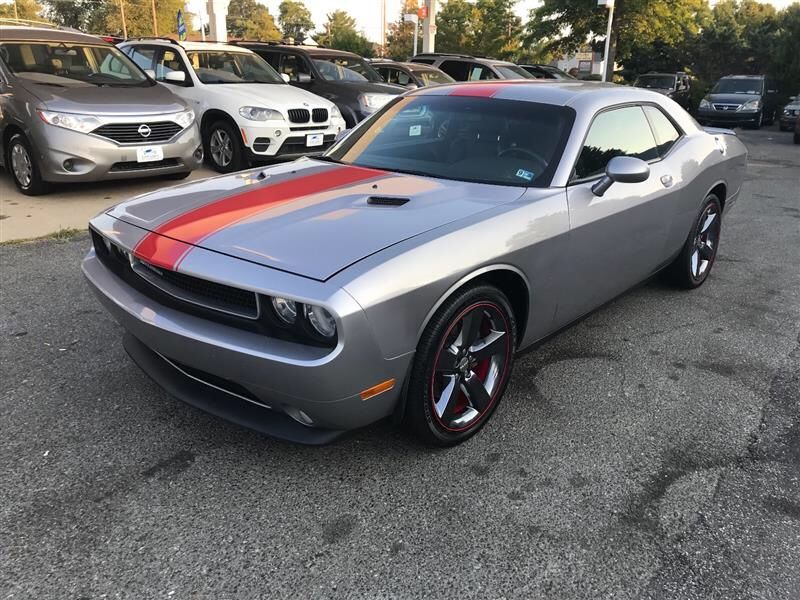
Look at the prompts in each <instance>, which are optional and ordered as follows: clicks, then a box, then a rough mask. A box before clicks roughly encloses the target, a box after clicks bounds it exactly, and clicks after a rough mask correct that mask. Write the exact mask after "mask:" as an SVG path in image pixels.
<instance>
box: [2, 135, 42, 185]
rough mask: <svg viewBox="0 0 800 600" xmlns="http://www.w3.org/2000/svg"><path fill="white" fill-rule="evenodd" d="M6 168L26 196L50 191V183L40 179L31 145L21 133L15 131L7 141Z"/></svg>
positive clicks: (39, 171) (40, 175) (40, 173)
mask: <svg viewBox="0 0 800 600" xmlns="http://www.w3.org/2000/svg"><path fill="white" fill-rule="evenodd" d="M6 168H7V169H8V171H9V173H11V179H13V180H14V185H16V186H17V189H18V190H19V191H20V192H22V193H23V194H25V195H26V196H41V195H42V194H46V193H47V192H48V191H50V184H49V183H47V182H46V181H44V180H43V179H42V172H41V170H40V169H39V164H38V162H37V161H36V153H35V152H34V151H33V146H32V145H31V143H30V142H29V141H28V138H27V137H25V136H24V135H23V134H21V133H15V134H14V135H12V136H11V139H10V140H9V141H8V148H7V149H6Z"/></svg>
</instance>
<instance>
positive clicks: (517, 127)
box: [83, 82, 747, 445]
mask: <svg viewBox="0 0 800 600" xmlns="http://www.w3.org/2000/svg"><path fill="white" fill-rule="evenodd" d="M746 159H747V151H746V149H745V147H744V145H743V144H742V143H741V141H740V140H739V139H738V138H737V137H736V136H735V135H734V134H733V132H730V131H726V130H711V129H708V130H704V129H702V128H700V127H699V126H698V125H697V123H696V122H695V121H694V120H693V119H692V118H691V117H690V116H689V115H688V114H687V113H686V112H685V111H684V110H683V109H682V108H680V107H679V106H678V105H677V104H675V103H674V102H673V101H672V100H670V99H668V98H666V97H665V96H663V95H661V94H657V93H655V92H649V91H646V90H642V89H636V88H629V87H619V86H614V85H606V84H588V83H580V82H562V83H555V82H554V83H551V82H499V83H498V82H492V83H489V82H477V83H472V84H457V85H448V86H440V87H435V88H425V89H422V90H417V91H414V92H411V93H408V94H406V95H404V96H401V97H398V98H397V99H395V100H394V101H392V102H391V103H390V104H388V105H387V106H385V107H384V108H383V109H382V110H381V111H380V112H378V113H376V114H375V115H374V116H373V117H372V118H370V119H368V120H367V121H365V122H363V123H362V124H360V125H359V126H358V127H356V128H355V129H353V130H352V131H351V132H350V133H349V135H347V136H346V137H344V138H343V139H341V140H340V141H339V142H338V143H337V144H336V145H335V146H334V147H333V148H331V149H330V150H329V151H328V152H327V153H326V154H325V155H324V156H322V157H320V158H315V159H300V160H298V161H295V162H292V163H288V164H281V165H277V166H272V167H268V168H262V169H255V170H250V171H245V172H241V173H238V174H233V175H227V176H222V177H216V178H213V179H206V180H204V181H198V182H194V183H187V184H184V185H180V186H177V187H172V188H168V189H164V190H160V191H157V192H154V193H150V194H145V195H143V196H139V197H137V198H134V199H132V200H129V201H127V202H123V203H122V204H119V205H117V206H116V207H113V208H111V209H109V210H108V211H107V212H104V213H103V214H100V215H99V216H97V217H95V218H94V219H92V221H91V222H90V231H91V234H92V238H93V248H92V250H91V251H90V252H89V254H88V255H87V256H86V258H85V260H84V261H83V271H84V273H85V275H86V277H87V278H88V281H89V283H90V284H91V287H92V288H93V289H94V291H95V292H96V294H97V296H98V297H99V299H100V301H101V302H102V303H103V304H104V305H105V307H106V308H107V309H108V310H109V311H110V312H111V313H112V314H113V316H114V317H115V318H116V319H117V320H118V321H119V322H120V323H121V324H122V326H123V328H124V329H125V331H126V333H125V336H124V345H125V348H126V350H127V352H128V354H129V355H130V356H131V357H132V358H133V360H134V361H135V362H136V363H137V364H138V365H139V366H140V367H141V368H142V369H143V370H144V371H145V372H146V373H147V374H148V375H150V376H151V377H152V378H153V379H154V380H155V381H156V382H157V383H158V384H160V385H161V386H162V387H163V388H165V389H166V390H167V391H168V392H170V393H171V394H172V395H174V396H176V397H177V398H179V399H181V400H183V401H185V402H188V403H189V404H192V405H194V406H197V407H199V408H201V409H203V410H206V411H208V412H211V413H213V414H215V415H218V416H220V417H222V418H225V419H228V420H231V421H234V422H236V423H239V424H241V425H244V426H247V427H251V428H253V429H257V430H259V431H261V432H264V433H267V434H269V435H272V436H275V437H278V438H282V439H286V440H291V441H296V442H303V443H310V444H321V443H326V442H328V441H331V440H333V439H335V438H336V437H337V436H338V435H340V434H341V433H342V432H344V431H346V430H351V429H354V428H357V427H361V426H364V425H367V424H368V423H371V422H373V421H376V420H378V419H382V418H384V417H388V416H393V417H394V418H395V419H396V420H397V421H398V422H404V423H406V424H407V425H408V426H409V427H410V428H411V429H412V430H413V431H415V432H416V433H417V434H419V435H420V436H421V437H422V438H423V439H424V440H425V441H427V442H429V443H432V444H438V445H452V444H456V443H459V442H461V441H463V440H465V439H467V438H468V437H470V436H471V435H473V434H474V433H476V432H477V431H478V430H479V429H480V428H481V427H482V426H483V425H484V424H485V423H486V422H487V420H488V419H489V418H490V417H491V415H492V413H493V412H494V411H495V410H496V409H497V406H498V404H499V402H500V399H501V398H502V396H503V392H504V390H505V388H506V385H507V384H508V382H509V378H510V377H511V372H512V366H513V363H514V356H515V353H516V352H518V351H519V350H521V349H523V348H526V347H528V346H531V345H532V344H535V343H536V342H537V341H539V340H542V339H543V338H545V337H547V336H549V335H550V334H552V333H554V332H555V331H557V330H559V329H561V328H563V327H565V326H567V325H569V324H570V323H572V322H574V321H575V320H576V319H579V318H580V317H582V316H583V315H586V314H587V313H588V312H590V311H592V310H593V309H595V308H597V307H599V306H600V305H602V304H604V303H605V302H607V301H609V300H610V299H612V298H614V297H615V296H617V295H619V294H621V293H623V292H625V291H626V290H627V289H629V288H631V287H632V286H634V285H636V284H638V283H639V282H641V281H643V280H645V279H647V278H648V277H650V276H651V275H653V274H655V273H656V272H658V271H661V270H664V271H665V272H666V273H667V274H668V275H669V276H670V278H671V280H672V281H673V282H675V284H677V285H678V286H681V287H683V288H688V289H691V288H696V287H698V286H699V285H701V284H702V283H703V282H704V281H705V280H706V278H707V277H708V275H709V272H710V271H711V268H712V266H713V264H714V259H715V257H716V255H717V250H718V246H719V241H720V230H721V225H722V218H723V214H724V213H725V212H726V211H727V210H729V209H730V208H731V206H733V204H734V202H735V201H736V199H737V197H738V196H739V194H740V190H741V186H742V179H743V174H744V170H745V166H746Z"/></svg>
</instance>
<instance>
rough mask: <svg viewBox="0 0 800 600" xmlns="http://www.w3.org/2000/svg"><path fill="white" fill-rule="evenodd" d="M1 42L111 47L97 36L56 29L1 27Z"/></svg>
mask: <svg viewBox="0 0 800 600" xmlns="http://www.w3.org/2000/svg"><path fill="white" fill-rule="evenodd" d="M0 40H2V41H4V42H9V41H20V42H24V41H41V42H77V43H84V44H101V45H106V46H108V45H110V44H108V43H107V42H105V41H103V40H102V39H100V38H99V37H97V36H95V35H89V34H88V33H82V32H80V31H77V30H74V29H59V28H56V27H45V26H42V27H27V26H19V25H13V26H7V25H0Z"/></svg>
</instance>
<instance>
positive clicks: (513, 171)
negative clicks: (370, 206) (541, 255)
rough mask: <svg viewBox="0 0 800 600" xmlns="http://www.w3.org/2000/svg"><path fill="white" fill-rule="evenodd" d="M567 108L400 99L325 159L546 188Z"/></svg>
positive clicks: (569, 114)
mask: <svg viewBox="0 0 800 600" xmlns="http://www.w3.org/2000/svg"><path fill="white" fill-rule="evenodd" d="M574 116H575V113H574V111H573V110H572V109H571V108H567V107H562V106H553V105H549V104H539V103H534V102H520V101H516V100H498V99H496V98H479V97H468V96H434V95H427V94H426V95H413V96H403V97H400V99H399V100H397V101H395V102H393V103H392V104H390V105H388V106H387V108H385V109H384V110H383V111H382V112H381V113H379V114H378V115H376V116H375V117H373V119H372V120H371V121H370V122H368V123H367V124H366V125H365V126H362V127H359V128H358V129H356V130H354V131H353V133H352V134H350V135H349V136H348V137H346V138H345V139H344V140H343V141H342V142H341V143H339V144H338V145H336V146H334V147H333V148H332V149H331V150H330V152H329V153H328V154H327V155H326V156H327V157H328V159H329V160H335V161H339V162H343V163H346V164H353V165H359V166H363V167H373V168H378V169H383V170H386V171H396V172H400V173H413V174H416V175H424V176H430V177H439V178H444V179H455V180H460V181H473V182H478V183H491V184H497V185H512V186H521V187H529V186H533V187H546V186H548V185H549V184H550V180H551V179H552V175H553V173H554V172H555V169H556V167H557V165H558V161H559V159H560V157H561V152H562V150H563V148H564V144H565V143H566V138H567V136H568V134H569V131H570V128H571V126H572V121H573V120H574Z"/></svg>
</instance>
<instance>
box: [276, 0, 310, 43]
mask: <svg viewBox="0 0 800 600" xmlns="http://www.w3.org/2000/svg"><path fill="white" fill-rule="evenodd" d="M278 22H279V23H280V25H281V29H283V35H284V36H285V37H287V38H293V39H294V40H295V41H297V42H299V43H302V42H304V41H305V39H306V36H307V34H308V32H309V31H311V30H312V29H314V21H313V19H312V18H311V12H310V11H309V10H308V9H307V8H306V5H305V4H303V3H302V2H300V1H299V0H283V2H281V3H280V6H278Z"/></svg>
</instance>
